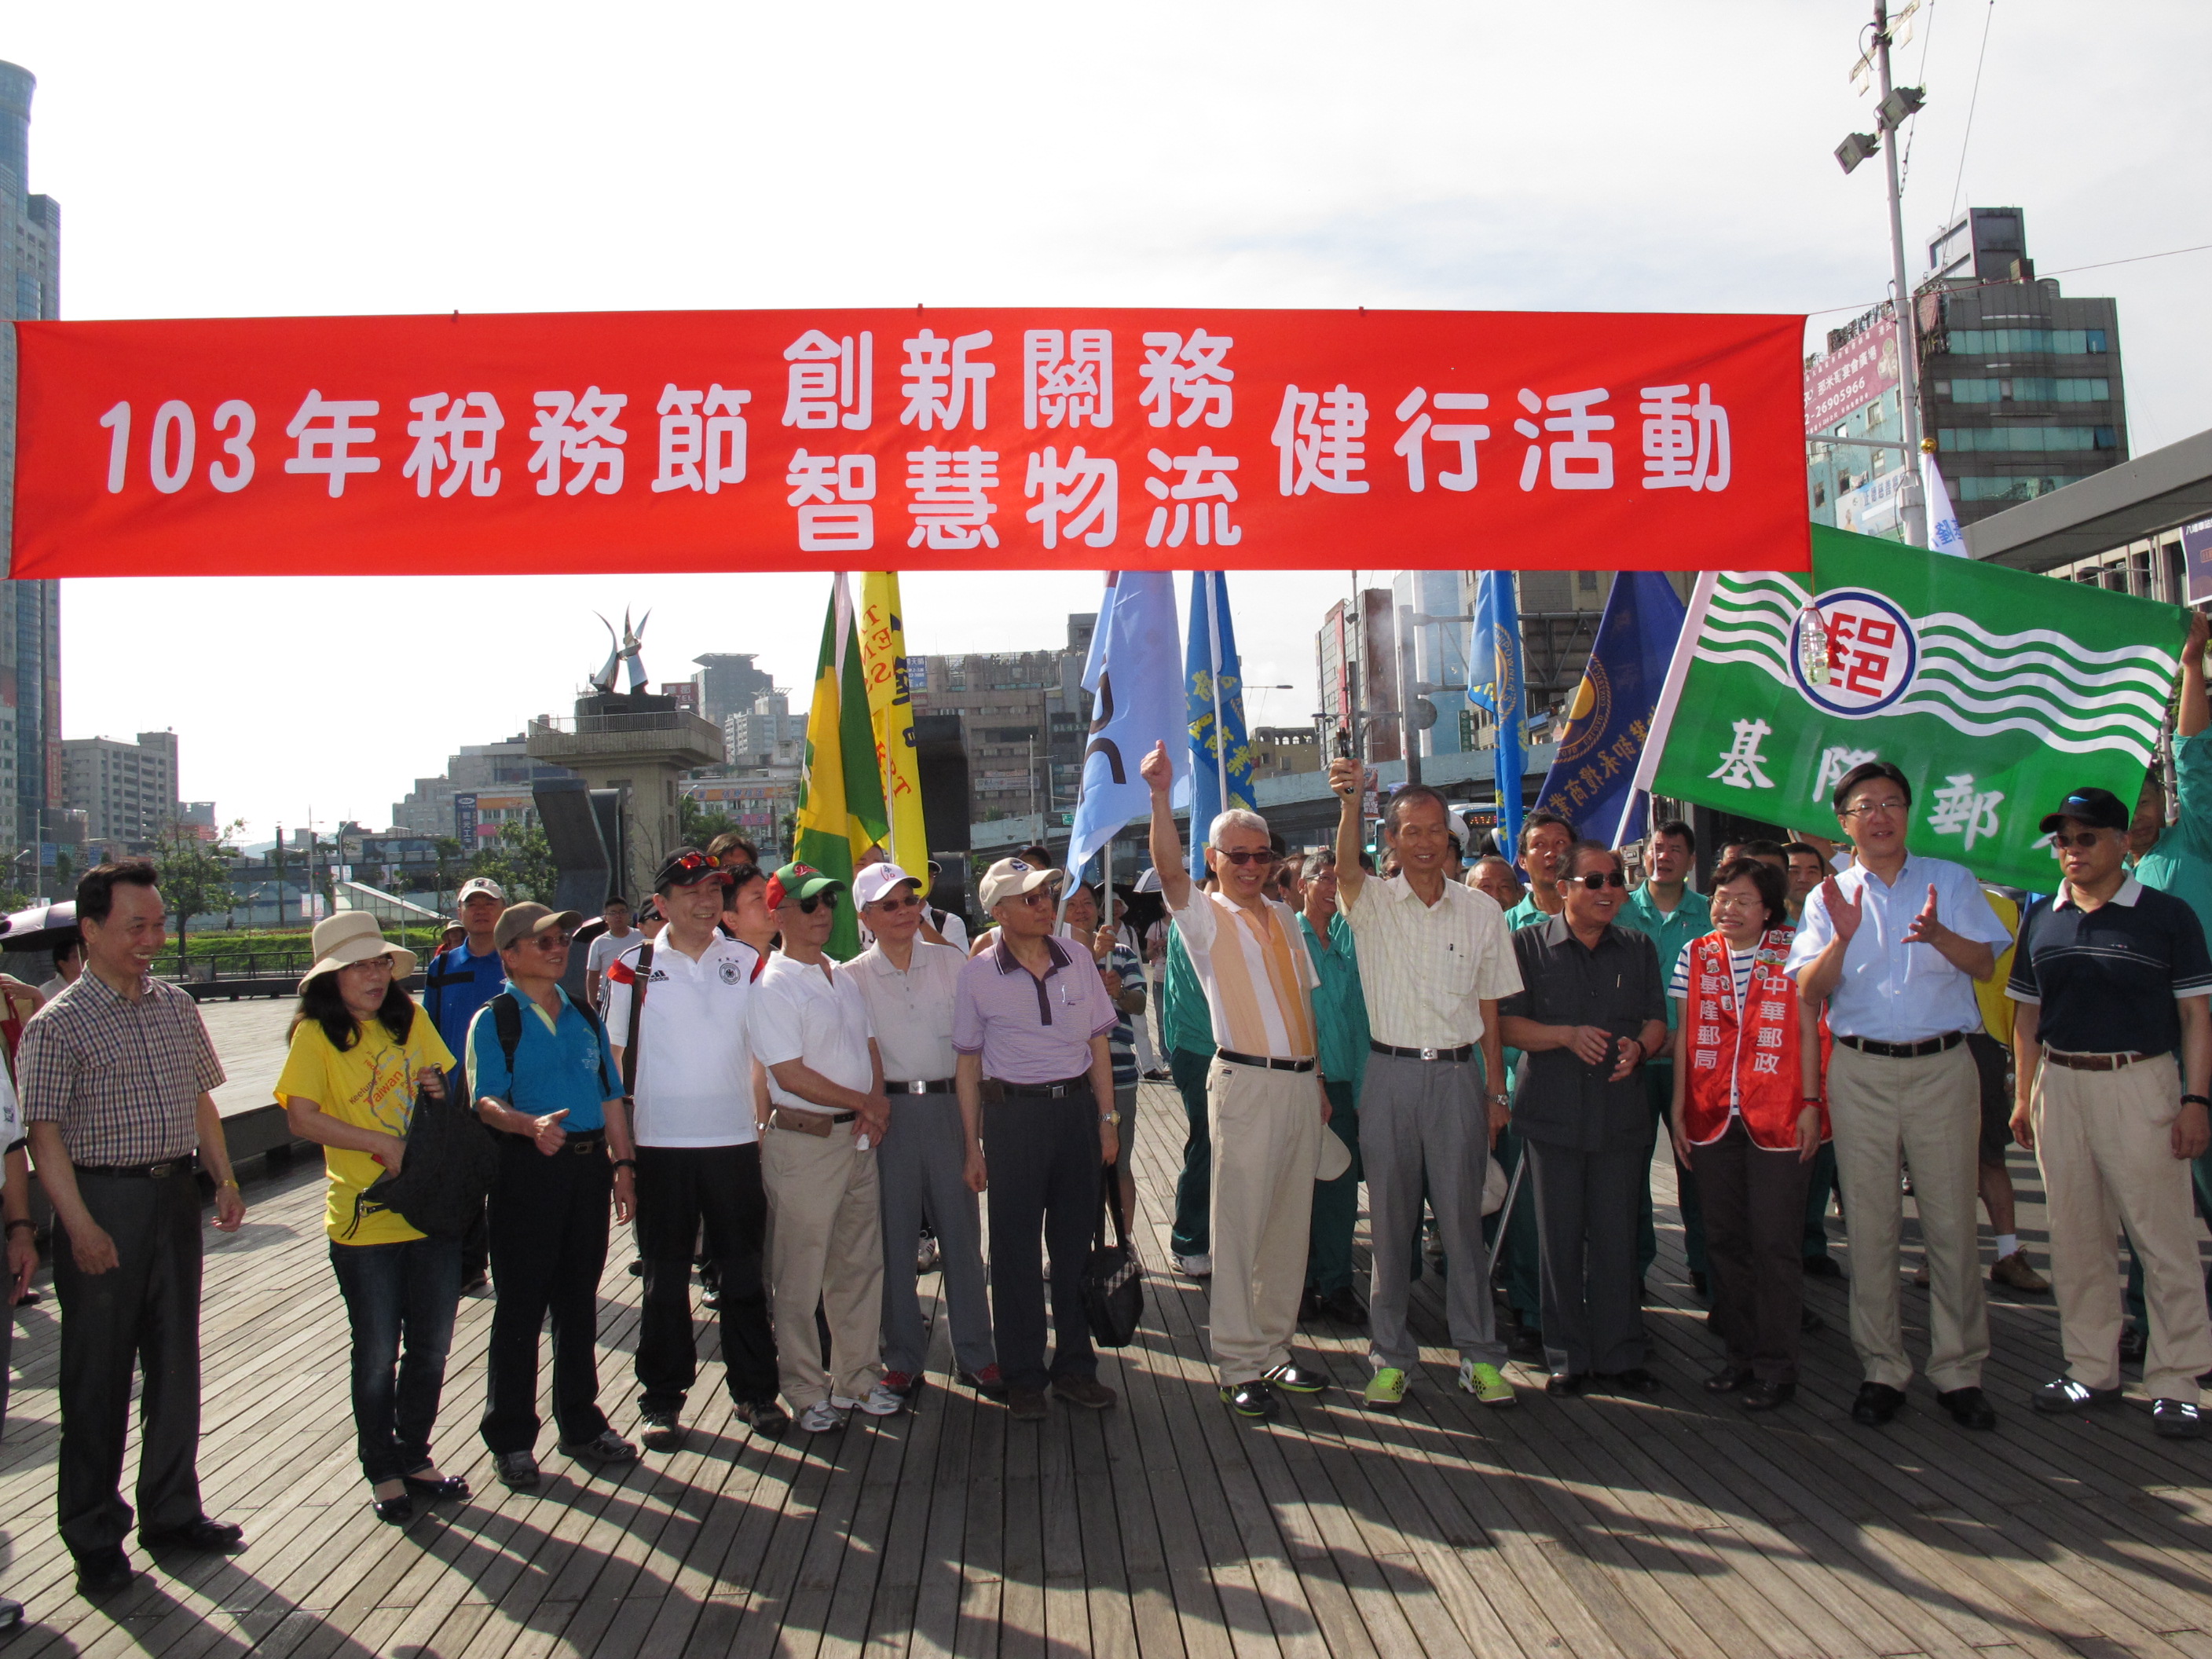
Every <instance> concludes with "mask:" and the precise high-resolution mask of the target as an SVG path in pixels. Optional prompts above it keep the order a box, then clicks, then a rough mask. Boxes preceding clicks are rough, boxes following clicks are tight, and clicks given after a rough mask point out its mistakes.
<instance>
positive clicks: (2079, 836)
mask: <svg viewBox="0 0 2212 1659" xmlns="http://www.w3.org/2000/svg"><path fill="white" fill-rule="evenodd" d="M2104 838H2105V836H2104V831H2103V830H2101V829H2083V830H2080V831H2078V832H2076V833H2075V834H2074V835H2070V836H2069V835H2067V834H2066V833H2065V832H2064V831H2063V830H2057V829H2054V830H2052V831H2051V851H2052V852H2054V853H2055V852H2057V850H2058V849H2059V848H2062V847H2073V848H2080V849H2081V851H2082V852H2085V853H2086V852H2087V851H2088V850H2089V848H2092V847H2094V846H2095V845H2096V844H2097V843H2098V842H2100V841H2102V840H2103V839H2104Z"/></svg>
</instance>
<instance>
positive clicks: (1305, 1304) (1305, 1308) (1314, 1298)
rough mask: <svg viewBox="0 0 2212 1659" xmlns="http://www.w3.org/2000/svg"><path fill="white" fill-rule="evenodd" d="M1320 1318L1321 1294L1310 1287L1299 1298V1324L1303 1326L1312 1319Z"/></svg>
mask: <svg viewBox="0 0 2212 1659" xmlns="http://www.w3.org/2000/svg"><path fill="white" fill-rule="evenodd" d="M1320 1317H1321V1292H1320V1291H1317V1290H1316V1289H1314V1287H1313V1286H1312V1285H1307V1286H1306V1288H1305V1290H1304V1293H1303V1294H1301V1295H1300V1296H1299V1297H1298V1322H1299V1323H1300V1324H1302V1325H1303V1324H1304V1323H1305V1322H1306V1321H1308V1320H1310V1319H1319V1318H1320Z"/></svg>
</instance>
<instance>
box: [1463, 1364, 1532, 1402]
mask: <svg viewBox="0 0 2212 1659" xmlns="http://www.w3.org/2000/svg"><path fill="white" fill-rule="evenodd" d="M1459 1386H1460V1389H1461V1390H1462V1392H1464V1393H1467V1394H1471V1395H1474V1397H1475V1398H1476V1399H1477V1400H1480V1401H1481V1402H1482V1403H1483V1404H1484V1405H1486V1406H1517V1405H1519V1404H1520V1403H1521V1396H1520V1395H1517V1394H1516V1393H1514V1392H1513V1385H1512V1384H1511V1383H1508V1382H1507V1381H1506V1380H1505V1378H1504V1376H1503V1375H1502V1374H1500V1372H1499V1371H1498V1367H1497V1366H1495V1365H1484V1364H1478V1363H1477V1362H1475V1361H1474V1360H1472V1359H1462V1360H1461V1361H1460V1362H1459Z"/></svg>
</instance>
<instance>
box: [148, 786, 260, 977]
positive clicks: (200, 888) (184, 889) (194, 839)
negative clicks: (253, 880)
mask: <svg viewBox="0 0 2212 1659" xmlns="http://www.w3.org/2000/svg"><path fill="white" fill-rule="evenodd" d="M245 827H246V821H245V820H244V819H243V818H234V819H233V820H232V821H231V822H230V823H228V824H226V825H224V826H223V828H222V832H221V834H220V835H218V836H216V839H215V840H213V841H202V840H201V839H200V837H199V832H198V831H197V830H196V829H193V828H192V826H191V825H190V824H188V823H172V824H169V825H167V827H166V828H165V829H163V830H162V831H161V840H160V842H159V843H158V849H157V850H156V852H155V855H154V869H155V875H156V876H157V877H158V878H159V879H160V881H161V897H162V899H163V901H164V902H166V903H167V905H168V907H169V914H170V915H173V916H174V917H176V919H177V968H178V970H179V972H182V971H183V969H184V967H185V959H186V958H185V933H186V930H187V929H189V928H190V927H191V921H192V918H193V917H194V916H204V915H216V914H217V913H221V912H228V910H230V909H231V908H233V907H234V905H236V904H237V902H238V893H237V890H236V889H235V888H234V886H233V885H232V883H233V880H234V871H233V869H232V865H233V863H234V860H236V859H237V857H238V849H237V848H235V847H234V846H232V845H231V844H230V838H231V837H232V836H234V835H236V834H237V833H238V832H239V831H240V829H244V828H245Z"/></svg>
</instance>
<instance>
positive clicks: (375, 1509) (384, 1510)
mask: <svg viewBox="0 0 2212 1659" xmlns="http://www.w3.org/2000/svg"><path fill="white" fill-rule="evenodd" d="M368 1507H369V1510H370V1512H371V1513H372V1514H374V1516H376V1518H377V1519H378V1520H380V1521H381V1522H384V1523H385V1524H386V1526H392V1527H404V1526H405V1525H406V1524H407V1523H408V1522H410V1521H412V1520H413V1519H414V1518H415V1500H414V1499H413V1498H410V1497H409V1496H408V1495H407V1494H406V1493H405V1492H401V1493H400V1494H399V1496H398V1497H397V1498H377V1497H374V1496H372V1497H371V1498H369V1500H368Z"/></svg>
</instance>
